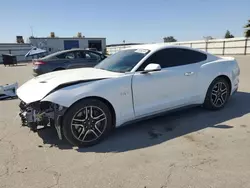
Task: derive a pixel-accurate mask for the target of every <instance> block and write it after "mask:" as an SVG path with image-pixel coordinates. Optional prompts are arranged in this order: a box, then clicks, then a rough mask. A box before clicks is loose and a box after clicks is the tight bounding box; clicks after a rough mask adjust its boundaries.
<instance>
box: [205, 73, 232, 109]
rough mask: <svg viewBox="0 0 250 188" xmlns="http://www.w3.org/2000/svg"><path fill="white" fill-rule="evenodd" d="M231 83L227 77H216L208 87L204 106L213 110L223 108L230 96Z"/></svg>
mask: <svg viewBox="0 0 250 188" xmlns="http://www.w3.org/2000/svg"><path fill="white" fill-rule="evenodd" d="M229 84H230V83H228V81H227V80H226V79H225V78H216V79H215V80H214V81H213V82H212V83H211V84H210V86H209V88H208V91H207V94H206V98H205V102H204V104H203V106H204V107H205V108H207V109H211V110H219V109H221V108H223V107H224V106H225V104H226V103H227V101H228V98H229V96H230V92H231V91H230V86H229Z"/></svg>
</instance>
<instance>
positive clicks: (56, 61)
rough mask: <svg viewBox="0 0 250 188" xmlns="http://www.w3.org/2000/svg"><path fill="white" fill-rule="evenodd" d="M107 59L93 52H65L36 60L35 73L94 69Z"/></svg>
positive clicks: (34, 62)
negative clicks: (84, 68) (85, 68)
mask: <svg viewBox="0 0 250 188" xmlns="http://www.w3.org/2000/svg"><path fill="white" fill-rule="evenodd" d="M105 58H106V56H104V55H103V54H101V53H98V52H95V51H91V50H84V49H71V50H64V51H60V52H56V53H53V54H50V55H48V56H46V57H43V58H39V59H36V60H34V61H33V71H34V75H40V74H44V73H48V72H52V71H58V70H65V69H72V68H81V67H93V66H95V65H96V64H98V63H99V62H100V61H102V60H103V59H105Z"/></svg>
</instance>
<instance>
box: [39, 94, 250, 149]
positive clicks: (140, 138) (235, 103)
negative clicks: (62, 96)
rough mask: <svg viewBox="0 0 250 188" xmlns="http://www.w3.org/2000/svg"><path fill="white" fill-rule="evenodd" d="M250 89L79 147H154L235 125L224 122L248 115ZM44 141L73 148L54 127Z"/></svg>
mask: <svg viewBox="0 0 250 188" xmlns="http://www.w3.org/2000/svg"><path fill="white" fill-rule="evenodd" d="M249 104H250V93H245V92H238V93H236V94H235V95H234V96H233V97H232V98H231V99H230V101H229V103H228V104H227V105H226V107H225V108H224V109H222V110H220V111H208V110H205V109H202V108H200V107H196V108H191V109H187V110H184V111H179V112H174V113H171V114H167V115H165V116H161V117H157V118H154V119H151V120H146V121H142V122H139V123H136V124H130V125H127V126H124V127H121V128H118V129H116V130H115V131H114V133H112V134H111V135H110V136H109V137H108V138H107V139H106V140H104V141H102V142H101V143H100V144H98V145H95V146H92V147H89V148H79V149H77V151H79V152H125V151H130V150H135V149H141V148H146V147H150V146H153V145H157V144H160V143H162V142H166V141H168V140H171V139H174V138H177V137H180V136H183V135H186V134H189V133H192V132H196V131H199V130H202V129H206V128H209V129H214V128H216V129H217V131H223V129H229V128H233V127H232V126H228V125H225V124H224V123H223V122H225V121H228V120H231V119H234V118H238V117H241V116H244V115H245V114H248V113H249V112H250V105H249ZM38 135H39V136H40V137H41V138H42V139H43V141H44V144H50V145H51V147H53V146H55V147H58V148H60V149H71V148H72V147H71V146H70V145H69V144H68V143H67V142H66V141H65V140H63V141H60V140H58V138H57V135H56V132H55V130H54V129H44V130H40V131H39V132H38Z"/></svg>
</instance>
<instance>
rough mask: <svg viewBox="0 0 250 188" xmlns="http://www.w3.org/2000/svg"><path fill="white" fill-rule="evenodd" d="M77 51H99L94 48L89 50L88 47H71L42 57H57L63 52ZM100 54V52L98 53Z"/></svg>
mask: <svg viewBox="0 0 250 188" xmlns="http://www.w3.org/2000/svg"><path fill="white" fill-rule="evenodd" d="M75 51H89V52H93V53H98V52H97V51H93V50H87V49H84V48H72V49H69V50H62V51H58V52H55V53H52V54H49V55H47V56H45V57H43V58H41V59H48V58H51V57H55V56H58V55H60V54H63V53H66V52H75ZM98 54H100V53H98Z"/></svg>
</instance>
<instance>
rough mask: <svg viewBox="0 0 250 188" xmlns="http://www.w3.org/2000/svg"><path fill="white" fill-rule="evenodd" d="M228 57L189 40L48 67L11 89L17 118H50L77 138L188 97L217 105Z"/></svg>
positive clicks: (232, 79)
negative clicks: (91, 62) (92, 62)
mask: <svg viewBox="0 0 250 188" xmlns="http://www.w3.org/2000/svg"><path fill="white" fill-rule="evenodd" d="M239 74H240V70H239V66H238V64H237V62H236V61H235V59H234V58H231V57H217V56H214V55H211V54H209V53H206V52H203V51H200V50H195V49H192V48H187V47H181V46H170V45H139V46H134V47H133V48H129V49H124V50H121V51H119V52H117V53H115V54H113V55H111V56H110V57H108V58H106V59H105V60H103V61H102V62H100V63H99V64H98V65H97V66H96V67H94V68H80V69H72V70H65V71H58V72H52V73H48V74H45V75H41V76H38V77H35V78H33V79H31V80H29V81H28V82H26V83H25V84H23V85H22V86H21V87H20V88H18V90H17V95H18V97H19V98H20V100H21V103H20V108H21V112H20V116H21V119H22V122H23V125H27V126H29V127H31V128H32V129H36V127H37V126H38V125H44V126H47V125H50V126H52V125H53V126H55V128H56V130H57V133H58V136H59V139H62V138H63V137H65V138H66V139H67V140H68V141H69V142H70V143H71V144H73V145H76V146H90V145H94V144H97V143H98V142H99V141H101V140H102V139H103V138H104V137H105V136H107V134H108V133H109V132H110V131H111V129H113V128H114V127H118V126H120V125H123V124H125V123H128V122H132V121H134V120H139V119H143V118H145V117H150V116H153V115H156V114H160V113H163V112H166V111H170V110H173V109H177V108H181V107H186V106H189V105H201V106H203V107H205V108H208V109H212V110H217V109H221V108H223V107H224V105H225V104H226V102H227V101H228V99H229V98H230V96H231V95H232V94H233V93H234V92H236V91H237V89H238V84H239Z"/></svg>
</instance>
